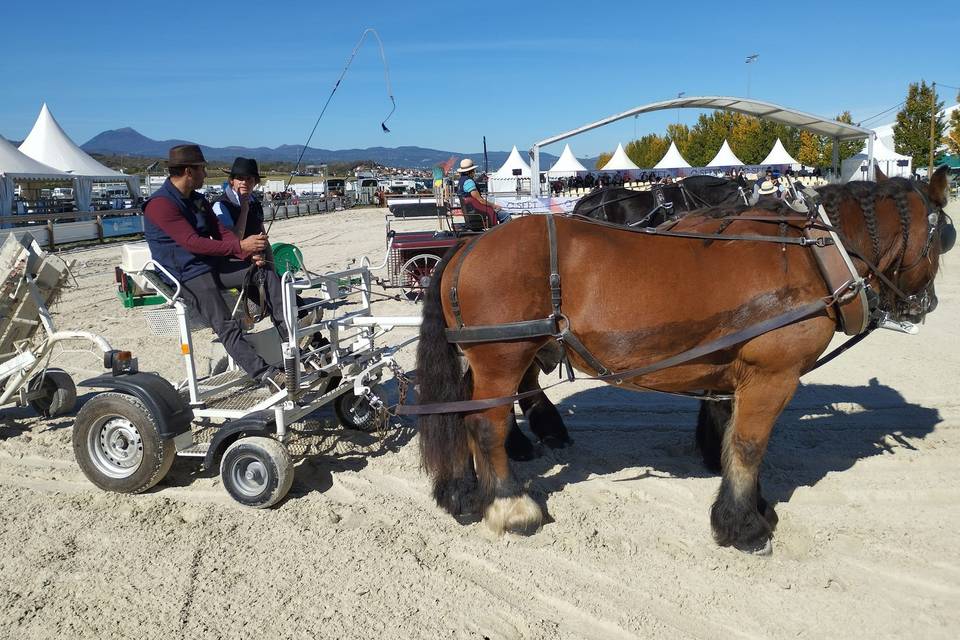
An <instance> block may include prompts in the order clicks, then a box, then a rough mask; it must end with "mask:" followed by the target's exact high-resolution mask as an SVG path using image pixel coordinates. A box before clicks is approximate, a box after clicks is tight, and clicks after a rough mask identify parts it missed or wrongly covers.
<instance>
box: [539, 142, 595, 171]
mask: <svg viewBox="0 0 960 640" xmlns="http://www.w3.org/2000/svg"><path fill="white" fill-rule="evenodd" d="M586 171H587V168H586V167H584V166H583V165H582V164H581V163H580V161H579V160H577V159H576V157H574V155H573V151H571V150H570V145H569V144H568V145H566V146H564V147H563V153H561V154H560V158H559V159H558V160H557V161H556V162H555V163H553V166H552V167H550V171H548V172H547V173H549V174H550V175H551V176H553V177H555V178H561V177H567V176H575V175H577V174H578V173H586Z"/></svg>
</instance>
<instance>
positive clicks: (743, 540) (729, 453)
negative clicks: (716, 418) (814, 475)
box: [710, 374, 798, 555]
mask: <svg viewBox="0 0 960 640" xmlns="http://www.w3.org/2000/svg"><path fill="white" fill-rule="evenodd" d="M797 383H798V378H797V376H796V375H795V374H787V375H780V376H777V377H773V378H770V377H766V376H761V375H759V374H758V375H757V376H756V377H754V378H753V379H752V380H751V381H750V382H748V383H747V384H745V385H744V386H742V387H740V388H739V389H737V392H736V399H735V401H734V405H733V418H732V420H731V421H730V425H729V427H728V428H727V429H726V431H725V432H724V435H723V456H722V461H723V480H722V481H721V482H720V491H719V493H718V494H717V499H716V501H715V502H714V503H713V508H712V510H711V513H710V524H711V525H712V527H713V537H714V539H715V540H716V541H717V544H719V545H721V546H731V545H732V546H734V547H736V548H737V549H740V550H741V551H747V552H750V553H758V554H763V555H766V554H769V553H770V552H771V551H772V550H773V545H772V544H771V542H770V538H771V536H772V534H773V525H774V524H775V522H776V520H775V518H776V516H775V514H773V513H772V512H773V510H772V509H771V508H769V506H768V505H767V503H766V501H765V500H763V498H762V497H761V496H760V483H759V471H760V463H761V462H762V461H763V455H764V453H765V452H766V449H767V443H768V442H769V440H770V433H771V431H773V425H774V423H775V422H776V420H777V417H778V416H779V415H780V413H781V412H782V411H783V408H784V407H785V406H786V405H787V403H788V402H789V401H790V398H791V397H792V396H793V393H794V391H796V388H797ZM761 508H762V509H763V512H764V513H762V512H761ZM768 512H769V514H768Z"/></svg>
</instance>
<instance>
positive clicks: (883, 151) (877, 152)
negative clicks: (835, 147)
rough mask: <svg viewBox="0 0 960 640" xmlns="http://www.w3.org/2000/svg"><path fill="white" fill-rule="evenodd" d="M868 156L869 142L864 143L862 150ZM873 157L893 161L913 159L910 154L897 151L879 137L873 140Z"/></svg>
mask: <svg viewBox="0 0 960 640" xmlns="http://www.w3.org/2000/svg"><path fill="white" fill-rule="evenodd" d="M860 153H862V154H863V155H864V157H866V155H867V143H863V150H862V151H861V152H860ZM873 159H874V160H878V161H884V160H885V161H888V162H893V161H896V160H912V158H911V157H910V156H905V155H903V154H901V153H897V152H896V151H894V150H893V149H891V148H890V147H888V146H887V145H885V144H884V143H883V141H882V140H881V139H880V138H877V139H876V140H874V141H873Z"/></svg>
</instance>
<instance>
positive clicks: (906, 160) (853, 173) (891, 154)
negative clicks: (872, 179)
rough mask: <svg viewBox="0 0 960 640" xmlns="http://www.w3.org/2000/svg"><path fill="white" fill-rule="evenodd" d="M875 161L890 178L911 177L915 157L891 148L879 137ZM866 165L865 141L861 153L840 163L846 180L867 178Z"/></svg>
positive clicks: (841, 172)
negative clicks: (901, 153)
mask: <svg viewBox="0 0 960 640" xmlns="http://www.w3.org/2000/svg"><path fill="white" fill-rule="evenodd" d="M873 162H874V164H875V165H876V166H877V167H878V168H879V169H880V171H883V175H885V176H887V177H888V178H894V177H898V176H900V177H904V178H909V177H910V175H911V173H912V169H911V165H912V164H913V159H912V158H911V157H910V156H904V155H900V154H899V153H897V152H896V151H894V150H892V149H890V148H889V147H888V146H886V145H885V144H883V142H882V141H881V140H880V139H879V138H878V139H877V140H874V142H873ZM866 166H867V145H866V143H864V145H863V150H862V151H861V152H860V153H858V154H857V155H855V156H851V157H849V158H847V159H846V160H844V161H843V162H842V163H840V175H841V176H842V177H843V181H844V182H850V181H851V180H866V176H867V172H866V171H865V170H864V169H865V168H866Z"/></svg>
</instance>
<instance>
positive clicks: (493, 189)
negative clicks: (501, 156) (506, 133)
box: [487, 145, 530, 193]
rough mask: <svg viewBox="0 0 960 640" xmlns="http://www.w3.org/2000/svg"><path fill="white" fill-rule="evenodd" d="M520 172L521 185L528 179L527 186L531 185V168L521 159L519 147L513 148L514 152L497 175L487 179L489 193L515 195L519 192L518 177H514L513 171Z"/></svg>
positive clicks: (498, 170)
mask: <svg viewBox="0 0 960 640" xmlns="http://www.w3.org/2000/svg"><path fill="white" fill-rule="evenodd" d="M514 169H519V170H520V176H519V177H520V178H521V183H522V182H523V180H522V179H524V178H525V179H526V184H527V185H528V186H529V184H530V166H529V165H528V164H527V163H526V162H524V161H523V158H521V157H520V152H519V151H517V146H516V145H514V146H513V151H511V152H510V155H509V156H508V157H507V161H506V162H504V163H503V166H501V167H500V168H499V169H497V171H496V173H494V174H492V175H491V176H490V177H489V178H488V179H487V191H489V192H490V193H514V192H515V191H516V190H517V176H515V175H513V170H514Z"/></svg>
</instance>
